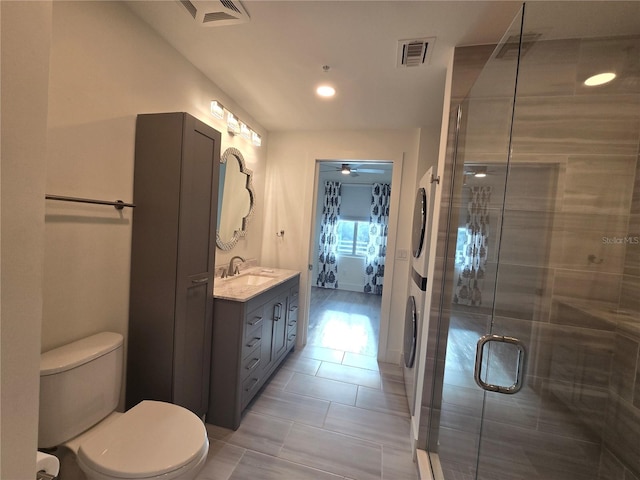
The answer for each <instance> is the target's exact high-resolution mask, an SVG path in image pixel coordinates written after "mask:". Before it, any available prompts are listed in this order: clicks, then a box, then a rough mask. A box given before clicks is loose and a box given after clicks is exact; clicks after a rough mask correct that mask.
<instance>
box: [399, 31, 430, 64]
mask: <svg viewBox="0 0 640 480" xmlns="http://www.w3.org/2000/svg"><path fill="white" fill-rule="evenodd" d="M435 41H436V39H435V37H429V38H413V39H409V40H400V41H399V42H398V60H397V64H396V66H397V67H398V68H405V67H420V66H422V65H428V64H429V62H430V61H431V52H432V51H433V45H434V44H435Z"/></svg>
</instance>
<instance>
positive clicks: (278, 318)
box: [273, 302, 282, 322]
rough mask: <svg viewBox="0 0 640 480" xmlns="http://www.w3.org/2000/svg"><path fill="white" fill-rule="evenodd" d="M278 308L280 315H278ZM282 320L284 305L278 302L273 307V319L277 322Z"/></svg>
mask: <svg viewBox="0 0 640 480" xmlns="http://www.w3.org/2000/svg"><path fill="white" fill-rule="evenodd" d="M276 308H277V309H278V310H277V311H278V313H277V314H276ZM280 318H282V303H280V302H278V303H276V304H275V305H274V306H273V319H274V320H275V321H276V322H277V321H278V320H280Z"/></svg>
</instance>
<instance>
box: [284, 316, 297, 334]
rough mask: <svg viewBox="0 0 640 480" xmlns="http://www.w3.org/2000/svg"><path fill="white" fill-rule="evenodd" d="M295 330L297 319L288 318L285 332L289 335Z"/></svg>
mask: <svg viewBox="0 0 640 480" xmlns="http://www.w3.org/2000/svg"><path fill="white" fill-rule="evenodd" d="M296 330H298V319H297V318H290V319H289V320H288V322H287V331H288V332H289V333H291V332H294V333H295V332H296Z"/></svg>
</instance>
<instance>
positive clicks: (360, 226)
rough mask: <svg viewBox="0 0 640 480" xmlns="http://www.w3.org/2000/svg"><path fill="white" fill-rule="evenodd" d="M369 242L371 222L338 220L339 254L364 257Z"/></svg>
mask: <svg viewBox="0 0 640 480" xmlns="http://www.w3.org/2000/svg"><path fill="white" fill-rule="evenodd" d="M368 244H369V222H363V221H357V220H339V221H338V254H340V255H355V256H359V257H363V256H365V255H366V254H367V245H368Z"/></svg>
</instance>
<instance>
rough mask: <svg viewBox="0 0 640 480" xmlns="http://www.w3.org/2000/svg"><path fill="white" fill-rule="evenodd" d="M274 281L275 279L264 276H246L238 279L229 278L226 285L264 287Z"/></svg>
mask: <svg viewBox="0 0 640 480" xmlns="http://www.w3.org/2000/svg"><path fill="white" fill-rule="evenodd" d="M270 280H273V277H267V276H264V275H254V274H245V275H240V276H237V277H232V278H228V279H227V280H226V282H225V283H233V284H234V285H247V286H248V285H251V286H255V285H262V284H263V283H267V282H268V281H270Z"/></svg>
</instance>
